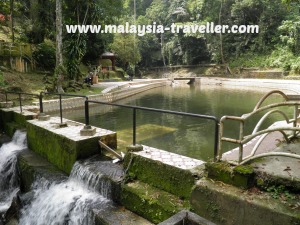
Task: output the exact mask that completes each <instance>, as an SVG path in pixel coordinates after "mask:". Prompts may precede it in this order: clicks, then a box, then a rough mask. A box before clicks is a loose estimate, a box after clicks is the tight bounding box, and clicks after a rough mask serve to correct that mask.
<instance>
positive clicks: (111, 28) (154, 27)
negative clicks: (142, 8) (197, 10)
mask: <svg viewBox="0 0 300 225" xmlns="http://www.w3.org/2000/svg"><path fill="white" fill-rule="evenodd" d="M65 27H66V31H67V33H69V34H74V33H84V34H86V33H97V34H98V33H101V34H116V33H120V34H137V35H138V36H144V35H145V34H151V33H152V34H161V33H166V32H170V33H172V34H176V33H181V32H182V33H184V34H198V33H200V34H226V33H227V34H230V33H233V34H257V33H259V26H258V25H232V26H229V25H215V24H214V23H213V22H207V23H206V24H200V25H197V24H188V25H187V24H185V25H180V24H175V23H172V24H171V25H170V26H163V25H159V24H157V23H156V22H153V23H152V24H149V25H135V24H130V23H128V22H126V23H125V25H65Z"/></svg>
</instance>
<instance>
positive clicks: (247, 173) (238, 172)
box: [205, 162, 255, 188]
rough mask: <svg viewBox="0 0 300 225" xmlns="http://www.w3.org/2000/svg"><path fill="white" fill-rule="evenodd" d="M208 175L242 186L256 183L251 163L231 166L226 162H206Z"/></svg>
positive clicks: (250, 185) (248, 186) (251, 185)
mask: <svg viewBox="0 0 300 225" xmlns="http://www.w3.org/2000/svg"><path fill="white" fill-rule="evenodd" d="M205 168H206V170H207V172H208V177H209V178H212V179H215V180H219V181H222V182H224V183H227V184H231V185H234V186H237V187H241V188H250V187H253V185H254V176H255V173H254V170H253V168H252V167H251V166H249V165H246V166H244V165H239V166H235V167H234V166H231V165H230V164H228V163H226V162H213V163H206V164H205Z"/></svg>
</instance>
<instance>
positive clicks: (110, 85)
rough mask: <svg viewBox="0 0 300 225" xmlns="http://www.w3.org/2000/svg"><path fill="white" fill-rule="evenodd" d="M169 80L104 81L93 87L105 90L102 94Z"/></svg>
mask: <svg viewBox="0 0 300 225" xmlns="http://www.w3.org/2000/svg"><path fill="white" fill-rule="evenodd" d="M165 80H167V79H133V80H132V81H117V82H112V81H102V82H99V83H98V84H94V85H93V86H92V87H94V88H103V89H104V90H103V91H102V93H108V92H110V91H112V90H118V89H119V90H120V89H124V88H128V87H131V88H134V87H140V86H141V85H146V84H149V83H155V82H160V81H165Z"/></svg>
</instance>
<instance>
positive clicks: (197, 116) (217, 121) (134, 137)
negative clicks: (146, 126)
mask: <svg viewBox="0 0 300 225" xmlns="http://www.w3.org/2000/svg"><path fill="white" fill-rule="evenodd" d="M89 103H93V104H102V105H110V106H117V107H122V108H128V109H132V119H133V124H132V130H133V135H132V144H133V145H136V115H137V111H138V110H143V111H149V112H158V113H167V114H173V115H179V116H188V117H194V118H199V119H206V120H212V121H214V122H215V134H214V160H216V158H217V148H218V141H219V139H218V134H219V120H218V119H217V118H216V117H214V116H208V115H201V114H193V113H185V112H177V111H170V110H163V109H155V108H147V107H140V106H131V105H121V104H116V103H110V102H103V101H92V100H86V101H85V126H86V127H89V126H90V124H89Z"/></svg>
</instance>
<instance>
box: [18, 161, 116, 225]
mask: <svg viewBox="0 0 300 225" xmlns="http://www.w3.org/2000/svg"><path fill="white" fill-rule="evenodd" d="M77 169H78V166H77V163H76V165H75V166H74V167H73V170H72V172H71V176H70V178H69V179H68V180H67V181H65V182H62V183H58V184H50V185H49V183H48V182H45V180H43V179H40V180H39V181H38V182H36V184H35V187H34V190H35V193H34V199H33V200H32V202H31V203H30V204H29V205H28V206H26V207H25V208H24V209H23V210H22V215H21V218H20V221H19V225H41V224H43V225H92V224H94V221H93V215H92V212H91V209H92V208H97V210H99V209H100V210H101V209H104V208H106V207H109V206H110V205H111V204H110V200H108V199H107V198H105V197H103V196H102V195H100V194H98V193H96V192H94V191H93V190H91V189H89V188H87V186H86V185H84V184H83V182H84V181H80V180H78V178H77V177H76V176H77V175H75V174H77V173H76V172H74V171H76V170H77Z"/></svg>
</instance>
